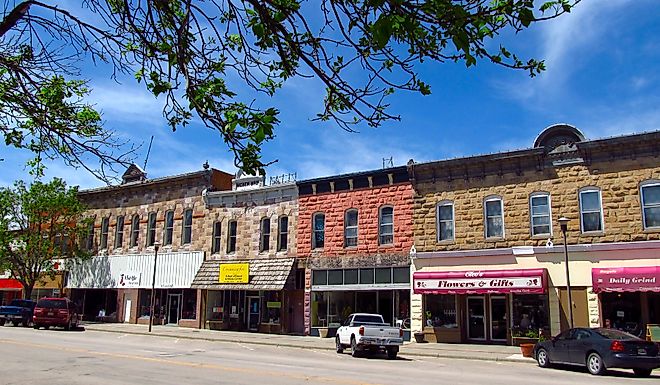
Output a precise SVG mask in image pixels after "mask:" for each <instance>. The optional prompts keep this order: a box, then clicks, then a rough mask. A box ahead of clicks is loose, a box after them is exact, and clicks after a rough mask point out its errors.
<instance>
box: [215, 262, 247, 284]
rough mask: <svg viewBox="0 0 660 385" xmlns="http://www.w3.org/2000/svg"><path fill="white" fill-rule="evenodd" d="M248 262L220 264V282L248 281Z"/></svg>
mask: <svg viewBox="0 0 660 385" xmlns="http://www.w3.org/2000/svg"><path fill="white" fill-rule="evenodd" d="M249 275H250V264H249V263H223V264H221V265H220V283H248V280H249Z"/></svg>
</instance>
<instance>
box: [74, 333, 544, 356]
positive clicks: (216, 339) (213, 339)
mask: <svg viewBox="0 0 660 385" xmlns="http://www.w3.org/2000/svg"><path fill="white" fill-rule="evenodd" d="M85 331H90V332H99V333H115V334H131V335H138V336H151V337H162V338H178V339H184V340H192V341H194V340H197V341H207V342H225V343H228V342H229V343H240V344H245V345H262V346H275V347H284V348H297V349H306V350H330V351H334V350H335V349H334V347H323V346H305V345H300V344H288V343H281V342H270V341H240V340H234V339H219V338H208V337H203V336H181V335H171V334H156V333H147V332H139V331H126V330H107V329H93V328H92V329H88V328H85ZM402 353H403V355H404V356H414V357H428V358H451V359H459V360H471V361H491V362H517V363H523V364H533V363H535V361H531V360H521V359H515V358H508V357H486V356H465V355H460V354H451V353H449V354H443V353H423V352H414V351H413V352H402Z"/></svg>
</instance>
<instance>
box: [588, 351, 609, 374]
mask: <svg viewBox="0 0 660 385" xmlns="http://www.w3.org/2000/svg"><path fill="white" fill-rule="evenodd" d="M587 370H589V373H591V374H593V375H596V376H600V375H602V374H605V371H606V368H605V363H604V362H603V358H602V357H601V356H600V354H598V353H591V354H589V355H588V356H587Z"/></svg>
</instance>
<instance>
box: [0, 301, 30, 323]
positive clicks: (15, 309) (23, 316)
mask: <svg viewBox="0 0 660 385" xmlns="http://www.w3.org/2000/svg"><path fill="white" fill-rule="evenodd" d="M36 304H37V303H36V302H34V301H32V300H29V299H15V300H13V301H11V302H10V303H9V305H7V306H0V326H4V324H5V322H11V323H12V324H14V326H18V324H23V326H24V327H27V326H28V325H29V324H30V322H32V314H33V312H34V306H35V305H36Z"/></svg>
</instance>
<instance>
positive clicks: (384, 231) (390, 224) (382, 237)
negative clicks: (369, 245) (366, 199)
mask: <svg viewBox="0 0 660 385" xmlns="http://www.w3.org/2000/svg"><path fill="white" fill-rule="evenodd" d="M378 243H379V244H380V245H391V244H392V243H394V207H392V206H383V207H381V208H380V212H379V215H378Z"/></svg>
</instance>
